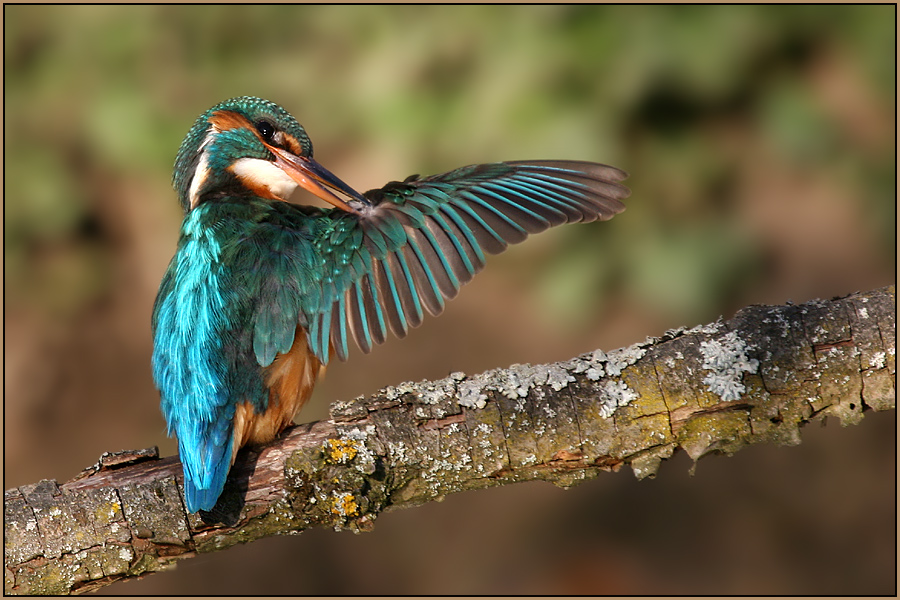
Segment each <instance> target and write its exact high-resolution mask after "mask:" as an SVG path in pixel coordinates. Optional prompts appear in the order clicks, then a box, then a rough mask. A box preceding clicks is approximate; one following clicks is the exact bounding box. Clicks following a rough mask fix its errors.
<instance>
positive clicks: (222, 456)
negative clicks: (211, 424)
mask: <svg viewBox="0 0 900 600" xmlns="http://www.w3.org/2000/svg"><path fill="white" fill-rule="evenodd" d="M228 425H229V427H228V432H227V438H226V437H225V436H221V437H222V439H220V440H214V439H210V438H209V437H206V436H202V437H203V438H204V439H202V440H200V443H199V444H196V443H195V444H190V443H186V442H187V440H185V439H184V438H181V437H179V439H178V453H179V455H180V457H181V463H182V466H183V468H184V500H185V502H186V504H187V509H188V512H191V513H195V512H197V511H198V510H206V511H208V510H212V508H213V507H214V506H215V505H216V502H217V501H218V499H219V496H220V495H221V494H222V490H223V489H224V488H225V480H226V479H228V471H229V470H230V468H231V463H232V462H233V457H234V453H233V452H232V443H233V437H232V432H231V427H230V425H231V423H229V424H228ZM212 437H215V436H212Z"/></svg>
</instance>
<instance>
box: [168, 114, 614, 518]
mask: <svg viewBox="0 0 900 600" xmlns="http://www.w3.org/2000/svg"><path fill="white" fill-rule="evenodd" d="M626 176H627V175H626V173H625V172H624V171H621V170H619V169H617V168H614V167H610V166H607V165H602V164H599V163H592V162H582V161H574V160H526V161H509V162H496V163H490V164H478V165H471V166H467V167H462V168H459V169H456V170H454V171H450V172H447V173H443V174H440V175H431V176H429V177H420V176H418V175H413V176H410V177H407V178H406V179H405V180H403V181H392V182H390V183H388V184H387V185H385V186H384V187H382V188H380V189H374V190H370V191H368V192H365V193H364V194H360V193H359V192H357V191H356V190H354V189H353V188H351V187H350V186H349V185H347V184H346V183H344V182H343V181H341V180H340V179H338V178H337V177H336V176H335V175H333V174H332V173H330V172H329V171H328V170H326V169H325V168H324V167H322V166H321V165H320V164H319V163H317V162H316V161H315V160H314V159H313V148H312V143H311V142H310V139H309V137H308V136H307V134H306V131H305V130H304V128H303V127H302V126H301V125H300V124H299V123H298V122H297V120H296V119H295V118H294V117H293V116H291V115H290V114H289V113H288V112H287V111H286V110H285V109H284V108H282V107H281V106H279V105H277V104H275V103H273V102H270V101H267V100H263V99H261V98H256V97H252V96H243V97H239V98H232V99H230V100H226V101H224V102H221V103H220V104H217V105H215V106H213V107H212V108H210V109H209V110H207V111H206V112H205V113H203V114H202V115H200V117H198V118H197V120H196V121H195V122H194V124H193V126H192V127H191V129H190V131H189V132H188V134H187V137H185V139H184V141H183V143H182V144H181V147H180V148H179V150H178V154H177V157H176V159H175V171H174V175H173V185H174V188H175V191H176V192H177V194H178V201H179V202H180V204H181V208H182V209H183V212H184V220H183V222H182V224H181V233H180V237H179V239H178V245H177V249H176V252H175V256H174V257H173V258H172V260H171V262H170V263H169V266H168V269H167V270H166V273H165V275H164V276H163V279H162V283H161V284H160V288H159V293H158V294H157V297H156V302H155V303H154V306H153V316H152V330H153V378H154V381H155V382H156V386H157V387H158V388H159V391H160V397H161V408H162V412H163V415H164V416H165V419H166V423H167V425H168V434H169V435H170V436H171V435H172V434H173V433H174V434H175V436H176V437H177V439H178V451H179V455H180V457H181V462H182V467H183V470H184V498H185V504H186V507H187V509H188V511H189V512H191V513H196V512H198V511H210V510H212V509H213V507H214V506H215V505H216V503H217V501H218V499H219V496H220V495H221V493H222V490H223V488H224V486H225V481H226V479H227V477H228V472H229V470H230V468H231V466H232V465H233V464H234V460H235V456H236V454H237V452H238V450H239V449H240V448H241V447H243V446H244V445H247V444H263V443H267V442H269V441H271V440H273V439H274V438H275V437H277V436H278V435H279V434H280V433H281V431H282V430H284V429H285V428H286V427H287V426H288V425H290V424H291V423H292V421H293V418H294V416H295V415H296V414H297V412H298V411H299V410H300V409H301V408H302V407H303V405H304V404H305V403H306V402H307V400H309V398H310V396H311V394H312V390H313V387H314V386H315V384H316V380H317V378H318V377H319V376H320V374H321V373H322V372H323V371H324V368H325V366H326V365H327V364H328V361H329V360H330V359H332V358H334V357H337V358H338V359H341V360H345V359H346V358H347V354H348V352H349V349H350V347H351V345H353V344H355V345H356V346H357V347H358V348H359V349H360V350H362V351H363V352H369V351H370V350H371V349H372V348H373V347H374V346H375V345H376V344H380V343H382V342H384V341H385V338H386V337H387V336H388V332H392V333H393V334H394V335H395V336H397V337H400V338H402V337H404V336H405V335H406V333H407V332H408V331H409V329H410V328H411V327H416V326H418V325H419V324H421V323H422V320H423V318H424V315H425V313H429V314H431V315H437V314H439V313H440V312H441V311H442V310H443V309H444V304H445V302H446V301H447V300H449V299H452V298H453V297H455V296H456V295H457V293H458V292H459V289H460V286H461V285H462V284H464V283H466V282H468V281H469V280H471V279H472V277H473V276H474V275H475V274H476V273H477V272H478V271H480V270H481V268H482V267H483V266H484V264H485V257H486V255H488V254H497V253H499V252H501V251H503V250H504V249H505V248H506V247H507V245H509V244H515V243H518V242H521V241H523V240H524V239H525V238H527V237H528V236H529V235H530V234H533V233H538V232H541V231H544V230H545V229H547V228H549V227H552V226H555V225H561V224H563V223H579V222H590V221H595V220H608V219H611V218H612V217H613V216H614V215H616V214H618V213H620V212H622V211H623V210H624V209H625V206H624V205H623V204H622V202H621V201H622V200H623V199H624V198H626V197H628V195H629V190H628V189H627V188H626V187H625V186H624V185H622V184H621V183H620V182H621V181H622V180H623V179H625V178H626ZM298 187H300V188H303V189H304V190H307V191H308V192H311V193H312V194H314V195H315V196H317V197H319V198H321V199H322V200H324V201H325V202H326V203H327V204H328V206H329V207H328V208H323V207H320V206H309V205H302V204H299V203H294V202H292V201H291V196H292V194H293V192H294V191H295V190H296V189H297V188H298Z"/></svg>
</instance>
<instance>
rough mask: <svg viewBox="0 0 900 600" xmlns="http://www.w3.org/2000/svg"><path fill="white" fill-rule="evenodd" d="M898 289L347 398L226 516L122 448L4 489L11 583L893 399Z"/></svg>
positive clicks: (786, 426)
mask: <svg viewBox="0 0 900 600" xmlns="http://www.w3.org/2000/svg"><path fill="white" fill-rule="evenodd" d="M895 310H896V290H895V287H894V286H890V287H887V288H882V289H879V290H875V291H872V292H867V293H858V294H853V295H850V296H847V297H845V298H839V299H834V300H830V301H821V300H815V301H812V302H808V303H806V304H803V305H798V306H794V305H787V306H751V307H748V308H745V309H743V310H741V311H740V312H739V313H738V314H737V315H736V316H735V317H734V318H733V319H731V320H729V321H721V320H720V321H719V322H717V323H714V324H711V325H707V326H703V327H695V328H693V329H689V330H685V329H679V330H674V331H669V332H667V333H666V334H665V335H664V336H662V337H661V338H648V339H647V340H646V341H644V342H642V343H639V344H635V345H633V346H631V347H628V348H623V349H620V350H615V351H612V352H608V353H604V352H603V351H600V350H597V351H595V352H593V353H591V354H587V355H583V356H580V357H577V358H573V359H571V360H568V361H565V362H561V363H555V364H548V365H536V366H531V365H513V366H511V367H509V368H508V369H497V370H494V371H488V372H486V373H482V374H479V375H474V376H466V375H464V374H462V373H454V374H452V375H450V376H449V377H447V378H446V379H442V380H439V381H425V382H420V383H415V384H412V383H404V384H401V385H399V386H397V387H389V388H386V389H383V390H381V391H379V392H377V393H375V394H373V395H371V396H369V397H368V398H363V397H360V398H357V399H356V400H353V401H351V402H338V403H336V404H334V405H333V406H332V409H331V416H332V418H331V419H330V420H327V421H320V422H317V423H310V424H306V425H300V426H296V427H294V428H292V429H290V430H289V431H288V432H287V433H286V435H284V436H283V437H282V438H280V439H279V440H276V442H274V443H273V444H271V445H269V446H267V447H265V448H258V449H255V450H248V451H244V452H242V453H241V454H240V455H239V457H238V462H237V464H236V465H235V467H234V469H233V471H232V473H233V475H232V476H231V477H230V479H229V482H228V484H227V486H226V489H225V493H224V494H223V497H222V500H221V501H220V503H219V505H218V506H217V507H216V509H215V512H214V513H213V514H207V515H203V516H198V515H188V514H186V513H185V510H184V506H183V503H182V496H181V494H182V491H181V480H182V475H181V465H180V464H179V462H178V459H177V457H169V458H163V459H160V458H159V457H158V455H157V453H156V452H155V449H153V450H149V451H137V452H125V453H116V454H104V456H103V457H101V460H100V462H98V463H97V465H95V466H94V467H91V468H89V469H86V470H85V471H84V472H83V473H82V474H81V475H79V476H78V477H76V478H75V479H72V480H71V481H67V482H65V483H63V484H61V485H60V484H57V482H55V481H48V480H44V481H41V482H39V483H36V484H33V485H24V486H21V487H19V488H16V489H12V490H7V491H6V493H5V498H4V500H5V502H4V504H5V506H4V514H5V524H4V534H5V538H6V544H5V558H4V565H5V570H4V576H5V582H4V586H5V588H4V589H5V592H6V593H20V594H21V593H32V594H33V593H50V594H66V593H72V592H84V591H88V590H92V589H96V588H98V587H101V586H103V585H107V584H109V583H112V582H113V581H116V580H119V579H123V578H129V577H137V576H140V575H143V574H146V573H149V572H153V571H159V570H163V569H166V568H168V567H171V566H173V565H174V563H175V562H176V561H177V560H178V559H183V558H188V557H191V556H194V555H195V554H196V553H198V552H214V551H216V550H221V549H224V548H227V547H229V546H232V545H234V544H237V543H244V542H249V541H252V540H255V539H258V538H261V537H264V536H269V535H274V534H286V533H296V532H299V531H302V530H304V529H306V528H308V527H314V526H328V527H334V528H350V529H354V530H368V529H371V528H372V527H373V525H374V521H375V518H376V517H377V516H378V514H380V513H381V512H382V511H385V510H391V509H396V508H406V507H410V506H416V505H419V504H423V503H425V502H429V501H432V500H435V499H437V498H440V497H442V496H443V495H445V494H450V493H453V492H459V491H463V490H472V489H479V488H485V487H489V486H495V485H503V484H506V483H511V482H516V481H525V480H531V479H543V480H546V481H550V482H552V483H554V484H556V485H559V486H563V487H568V486H572V485H574V484H577V483H579V482H581V481H584V480H586V479H590V478H593V477H595V476H597V475H598V474H599V473H600V472H601V471H618V470H619V469H620V468H621V467H622V466H623V465H627V466H629V467H631V469H632V470H633V471H634V473H635V475H636V476H637V477H638V478H643V477H647V476H652V475H654V474H655V473H656V471H657V469H658V468H659V465H660V462H661V461H662V460H663V459H666V458H669V457H670V456H672V454H673V452H675V450H676V449H678V448H681V449H683V450H684V451H686V452H687V453H688V455H690V456H691V457H692V458H693V459H694V460H697V459H699V458H700V457H702V456H704V455H706V454H709V453H712V452H717V453H725V454H731V453H733V452H735V451H737V450H738V449H740V448H741V447H743V446H746V445H749V444H754V443H761V442H762V443H765V442H768V443H774V444H781V445H795V444H799V443H800V431H799V428H800V427H801V426H802V425H804V424H806V423H808V422H809V421H810V420H813V419H821V418H824V417H826V416H836V417H838V418H839V419H840V421H841V423H842V424H844V425H848V424H856V423H858V422H859V421H860V420H861V419H862V418H863V412H864V411H865V410H867V409H873V410H887V409H891V408H894V407H895V403H896V401H895V378H896V350H895V348H896V317H895Z"/></svg>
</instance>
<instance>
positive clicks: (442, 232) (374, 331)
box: [257, 161, 629, 363]
mask: <svg viewBox="0 0 900 600" xmlns="http://www.w3.org/2000/svg"><path fill="white" fill-rule="evenodd" d="M625 177H626V174H625V173H624V172H623V171H620V170H619V169H616V168H614V167H609V166H606V165H600V164H596V163H587V162H579V161H520V162H506V163H494V164H487V165H473V166H469V167H463V168H461V169H457V170H455V171H451V172H449V173H444V174H441V175H434V176H431V177H426V178H422V179H418V178H410V179H408V180H407V181H404V182H392V183H389V184H388V185H386V186H385V187H383V188H381V189H378V190H371V191H369V192H366V194H365V196H366V198H367V199H368V200H369V201H370V202H371V206H368V207H366V208H364V209H363V210H361V211H360V212H359V213H348V212H342V211H339V210H332V211H322V212H321V213H320V215H319V216H318V217H317V218H316V219H314V221H315V225H314V226H312V230H311V235H312V237H313V239H314V244H315V246H316V251H317V253H318V255H319V256H321V257H324V264H323V265H322V271H323V277H322V278H320V279H317V280H316V281H314V282H312V283H311V284H310V285H308V286H304V287H305V288H306V289H304V290H302V292H301V294H300V299H299V301H298V304H299V306H298V308H299V319H300V322H301V324H302V325H304V326H305V327H306V328H307V332H308V336H309V342H310V347H311V348H312V350H313V352H315V354H316V356H318V357H319V359H320V360H322V362H323V363H326V362H328V360H329V354H330V353H331V352H333V353H334V354H335V355H337V357H338V358H340V359H342V360H344V359H346V357H347V354H348V351H349V346H350V343H351V340H352V341H353V342H354V343H355V344H356V345H357V346H358V347H359V348H360V349H362V350H363V351H364V352H369V351H370V350H371V349H372V347H373V346H374V345H376V344H380V343H383V342H384V341H385V339H386V338H387V335H388V331H391V332H393V334H394V335H396V336H397V337H401V338H402V337H404V336H405V335H406V333H407V332H408V331H409V329H410V328H411V327H416V326H418V325H419V324H421V322H422V320H423V318H424V314H425V312H428V313H430V314H432V315H437V314H438V313H440V312H441V311H442V310H443V309H444V303H445V301H446V300H449V299H451V298H453V297H455V296H456V294H457V293H458V292H459V289H460V287H461V286H462V285H463V284H465V283H467V282H468V281H470V280H471V279H472V277H474V275H475V274H476V273H477V272H478V271H480V270H481V268H482V267H483V266H484V263H485V256H486V254H497V253H499V252H502V251H503V250H505V249H506V247H507V246H508V245H509V244H515V243H518V242H521V241H523V240H524V239H525V238H526V237H528V236H529V235H530V234H534V233H539V232H541V231H544V230H546V229H547V228H549V227H553V226H556V225H562V224H564V223H578V222H589V221H594V220H607V219H610V218H612V217H613V216H614V215H616V214H618V213H620V212H622V211H623V210H624V208H625V206H624V205H623V204H622V202H621V200H622V199H624V198H626V197H627V196H628V194H629V192H628V189H627V188H626V187H625V186H623V185H622V184H621V183H620V182H621V181H622V180H623V179H625ZM266 337H267V338H268V339H271V340H272V341H275V342H276V343H275V346H276V347H280V346H282V345H283V344H285V343H287V340H282V339H280V338H279V336H278V335H275V334H274V333H273V332H268V333H267V336H266ZM270 343H271V342H270ZM270 347H271V346H267V347H266V350H268V351H263V352H259V351H258V352H257V354H261V355H263V356H264V358H266V359H268V358H269V356H268V355H269V353H270V352H271V350H270V349H269V348H270ZM261 349H262V348H259V349H258V350H261Z"/></svg>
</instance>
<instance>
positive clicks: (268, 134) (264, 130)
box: [256, 121, 275, 142]
mask: <svg viewBox="0 0 900 600" xmlns="http://www.w3.org/2000/svg"><path fill="white" fill-rule="evenodd" d="M256 130H257V131H258V132H259V135H261V136H262V137H263V139H264V140H266V141H267V142H271V141H272V136H273V135H275V126H274V125H272V124H271V123H269V122H268V121H259V122H257V123H256Z"/></svg>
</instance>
